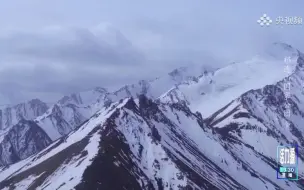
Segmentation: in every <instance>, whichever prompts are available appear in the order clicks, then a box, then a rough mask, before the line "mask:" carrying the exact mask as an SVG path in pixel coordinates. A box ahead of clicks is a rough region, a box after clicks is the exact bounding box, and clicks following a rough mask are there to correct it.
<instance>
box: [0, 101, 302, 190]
mask: <svg viewBox="0 0 304 190" xmlns="http://www.w3.org/2000/svg"><path fill="white" fill-rule="evenodd" d="M228 137H229V138H228ZM231 137H232V136H231ZM257 148H259V147H258V146H257ZM271 156H272V155H271ZM271 156H269V157H268V155H264V154H262V153H260V152H259V151H257V150H255V148H252V147H251V146H250V145H249V144H247V143H245V142H244V141H241V140H239V139H237V138H230V136H229V135H227V133H224V132H217V131H216V130H215V131H214V130H213V129H212V128H210V127H208V126H207V125H205V124H204V121H203V119H202V117H201V116H200V114H198V113H192V112H191V111H190V109H189V108H188V107H187V106H186V105H185V104H180V103H173V104H163V103H155V102H153V100H151V99H148V98H147V97H145V96H140V97H139V99H135V100H134V99H129V98H128V99H125V100H123V101H120V102H117V103H116V104H113V105H111V106H110V107H109V108H104V109H102V110H101V111H99V112H97V113H96V114H95V115H94V116H93V117H92V118H91V119H90V120H88V121H87V122H86V123H84V124H83V125H82V126H81V127H79V128H78V129H77V130H75V131H74V132H72V133H71V134H69V135H68V136H66V137H64V138H61V139H59V140H57V141H55V142H54V143H52V144H51V145H50V146H48V147H47V148H46V149H44V150H43V151H41V152H40V153H38V154H36V155H34V156H31V157H29V158H27V159H25V160H22V161H20V162H18V163H16V164H13V165H10V166H9V167H7V168H2V171H1V175H0V176H1V177H0V181H1V182H0V188H1V189H8V188H12V189H72V188H75V189H139V190H141V189H256V188H258V189H261V190H262V189H289V188H290V189H301V188H303V187H302V186H301V184H299V183H297V182H292V181H290V182H285V181H282V180H276V176H275V175H274V174H275V168H274V167H275V161H274V160H273V159H272V157H271ZM103 171H104V172H103ZM117 179H120V180H117Z"/></svg>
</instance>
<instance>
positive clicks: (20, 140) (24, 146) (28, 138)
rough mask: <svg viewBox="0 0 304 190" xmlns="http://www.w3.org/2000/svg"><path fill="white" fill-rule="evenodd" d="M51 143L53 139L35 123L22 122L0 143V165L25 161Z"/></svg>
mask: <svg viewBox="0 0 304 190" xmlns="http://www.w3.org/2000/svg"><path fill="white" fill-rule="evenodd" d="M50 143H51V139H50V138H49V137H48V135H47V134H46V133H45V132H44V131H43V130H42V129H41V128H40V127H39V126H38V125H37V124H36V123H35V122H33V121H28V120H21V121H20V122H19V123H18V124H17V125H14V126H13V127H12V128H11V129H10V130H9V132H8V133H7V135H6V136H5V137H4V139H3V141H2V142H1V143H0V165H7V164H11V163H14V162H17V161H19V160H22V159H25V158H27V157H29V156H30V155H32V154H35V153H37V152H39V151H40V150H42V149H44V148H45V147H46V146H47V145H49V144H50Z"/></svg>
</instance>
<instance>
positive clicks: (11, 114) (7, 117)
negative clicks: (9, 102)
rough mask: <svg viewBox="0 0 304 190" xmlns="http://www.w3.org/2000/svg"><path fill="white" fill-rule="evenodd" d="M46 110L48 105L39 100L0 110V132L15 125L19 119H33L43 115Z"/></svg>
mask: <svg viewBox="0 0 304 190" xmlns="http://www.w3.org/2000/svg"><path fill="white" fill-rule="evenodd" d="M47 109H48V105H47V104H46V103H44V102H42V101H41V100H39V99H33V100H30V101H28V102H25V103H20V104H17V105H14V106H9V107H5V108H4V109H2V110H0V130H1V129H6V128H8V127H11V126H12V125H15V124H17V123H18V121H20V120H21V119H28V120H32V119H35V118H36V117H38V116H40V115H42V114H43V113H45V112H46V110H47Z"/></svg>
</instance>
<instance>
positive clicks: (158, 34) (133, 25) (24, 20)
mask: <svg viewBox="0 0 304 190" xmlns="http://www.w3.org/2000/svg"><path fill="white" fill-rule="evenodd" d="M0 3H1V7H0V23H1V24H0V27H1V29H2V30H1V31H0V95H1V94H2V96H0V104H1V103H3V102H14V103H15V102H19V101H24V100H26V99H29V98H32V97H39V98H42V99H44V100H49V101H53V100H55V99H57V98H58V97H60V96H61V95H63V94H66V93H70V92H74V91H80V90H85V89H89V88H92V87H94V86H104V87H107V88H110V89H113V88H116V87H119V86H121V85H123V84H126V83H132V82H135V81H136V80H139V79H142V78H152V77H155V76H158V75H162V74H164V73H166V72H168V71H170V70H171V69H173V68H176V67H179V66H183V65H187V64H200V65H207V66H211V67H217V66H220V65H224V64H226V63H229V62H230V61H232V60H242V59H247V58H248V57H250V56H252V55H253V54H255V53H256V52H259V51H263V48H264V47H266V44H269V43H271V42H275V41H282V42H286V43H289V44H291V45H294V46H295V47H297V48H299V49H302V50H303V49H304V43H303V40H302V38H303V26H284V27H280V26H275V25H273V26H271V27H269V28H261V27H260V26H259V25H258V24H257V23H256V20H257V19H258V18H259V17H260V16H261V15H262V14H263V13H267V14H268V15H269V16H271V18H273V20H275V18H276V17H278V16H302V17H304V15H303V11H302V10H301V7H303V5H304V3H303V2H302V1H301V0H295V1H294V2H293V3H289V4H288V6H286V5H285V4H284V3H279V2H278V1H275V0H271V1H267V2H265V1H261V0H257V1H250V2H247V1H246V2H241V1H233V2H229V3H223V1H219V0H215V1H202V0H189V1H184V0H174V1H173V0H166V1H160V0H155V1H140V0H131V1H122V0H103V1H97V0H88V1H81V0H66V1H59V0H53V1H48V0H47V1H38V0H28V1H26V2H20V1H17V0H12V1H1V0H0ZM301 5H302V6H301Z"/></svg>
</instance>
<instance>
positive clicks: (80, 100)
mask: <svg viewBox="0 0 304 190" xmlns="http://www.w3.org/2000/svg"><path fill="white" fill-rule="evenodd" d="M107 93H108V91H107V89H105V88H102V87H95V88H93V89H91V90H87V91H82V92H78V93H72V94H70V95H66V96H64V97H63V98H61V99H60V100H59V101H58V103H59V104H61V105H66V104H75V105H86V106H88V105H91V104H94V103H96V102H98V100H99V99H101V98H103V97H104V96H105V95H106V94H107Z"/></svg>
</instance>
